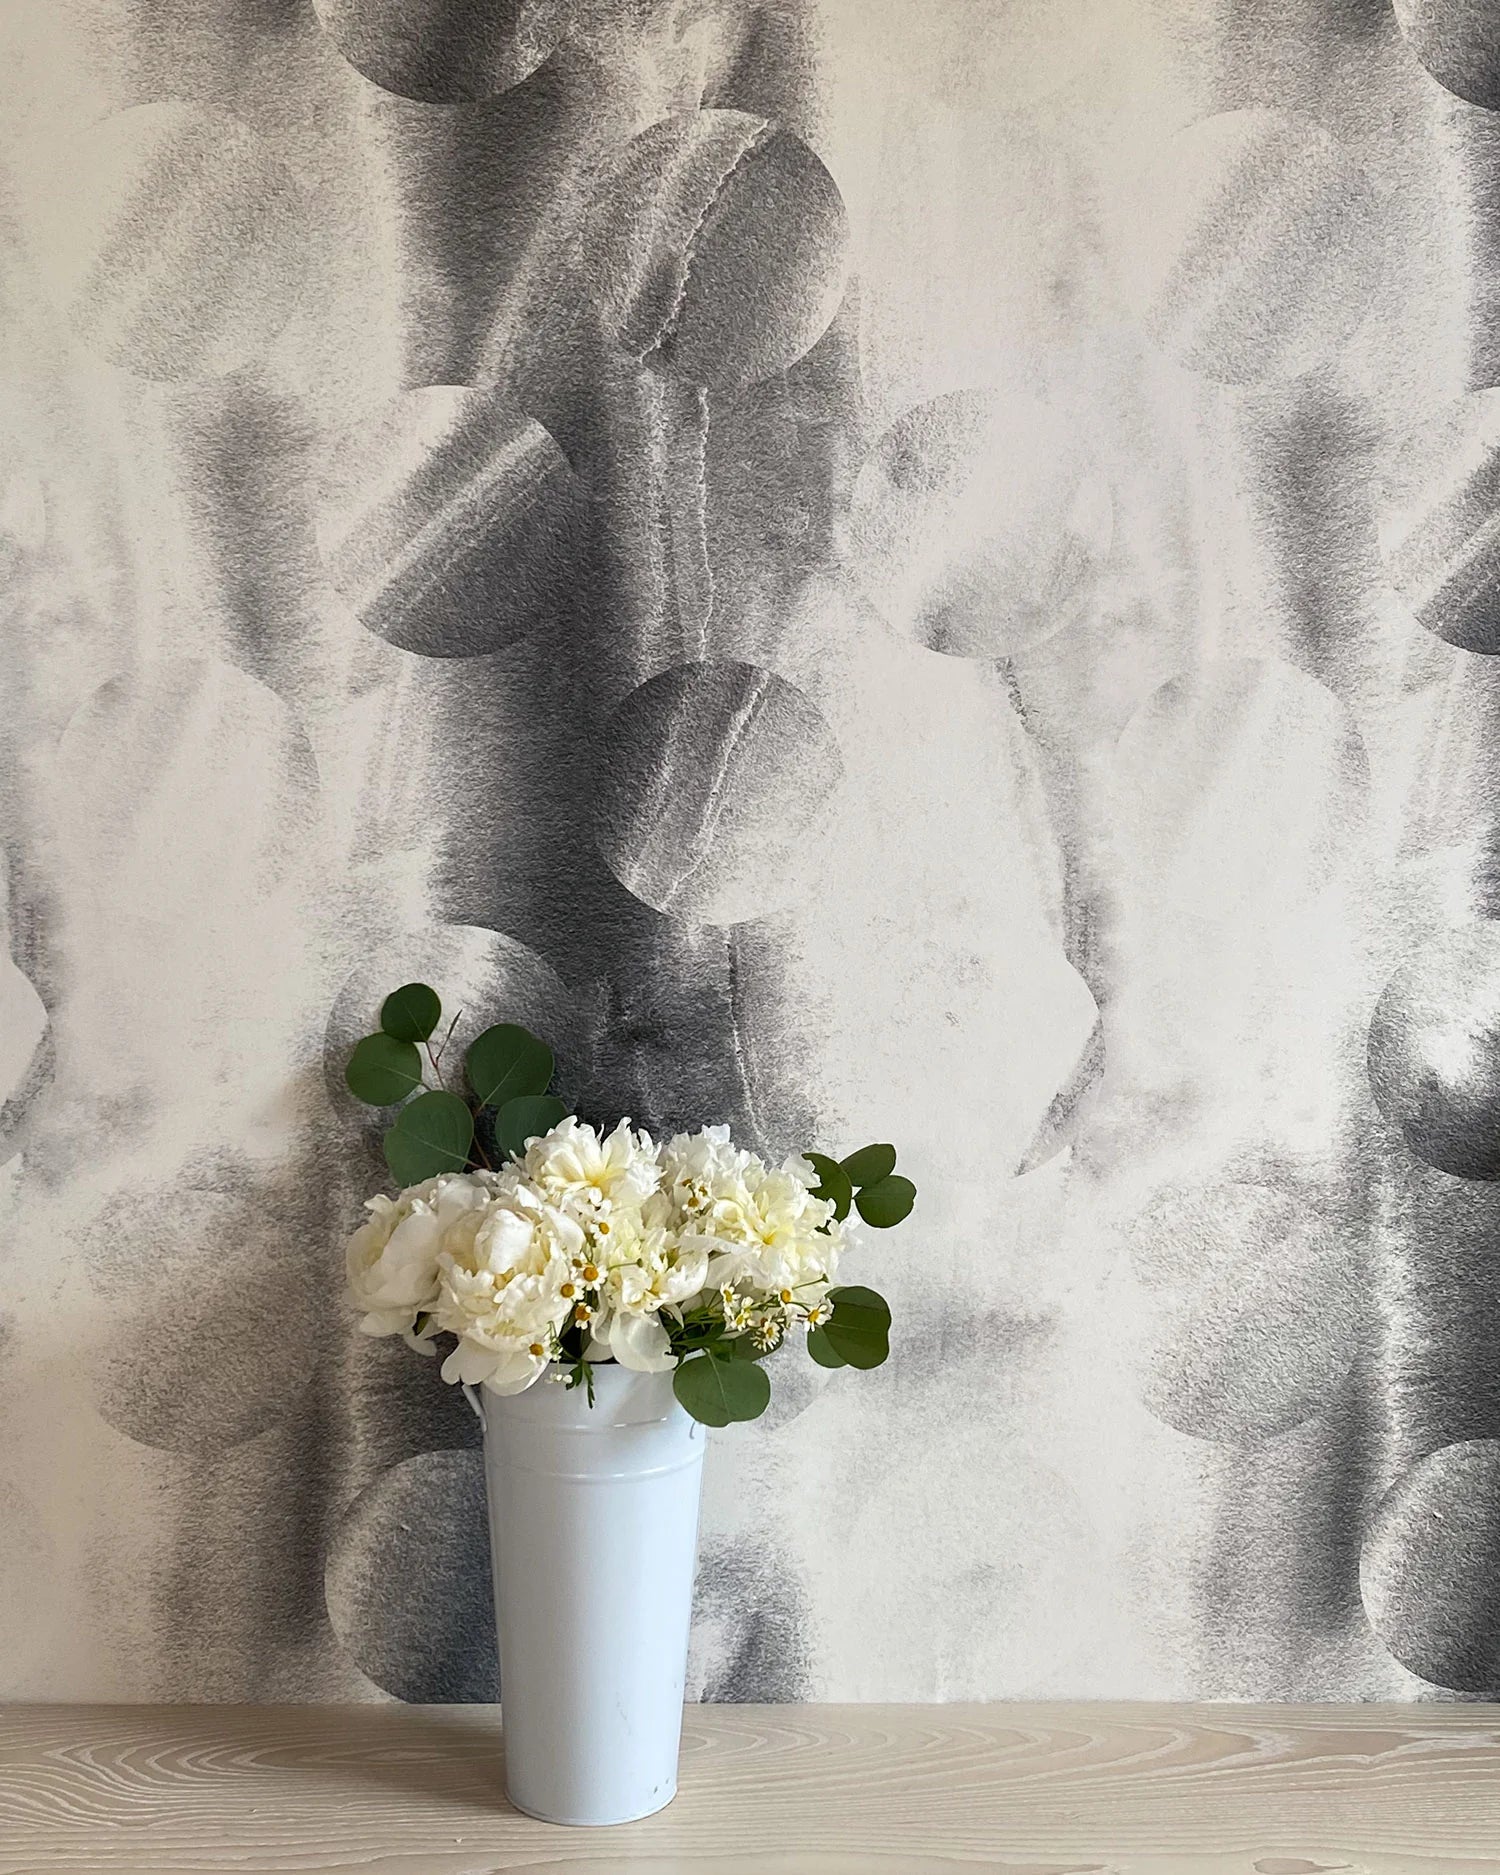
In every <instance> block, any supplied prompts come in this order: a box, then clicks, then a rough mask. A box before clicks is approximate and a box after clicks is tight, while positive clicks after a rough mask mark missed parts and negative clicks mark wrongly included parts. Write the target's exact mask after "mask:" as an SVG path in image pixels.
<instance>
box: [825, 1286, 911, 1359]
mask: <svg viewBox="0 0 1500 1875" xmlns="http://www.w3.org/2000/svg"><path fill="white" fill-rule="evenodd" d="M829 1301H831V1302H832V1304H833V1314H832V1316H831V1317H830V1318H829V1320H828V1323H827V1325H826V1327H824V1328H821V1329H814V1330H813V1331H812V1333H810V1334H809V1336H808V1339H809V1341H811V1339H812V1335H813V1334H822V1335H824V1336H826V1337H827V1341H828V1345H829V1347H831V1348H832V1349H833V1351H834V1353H835V1354H838V1355H839V1356H841V1358H842V1359H843V1360H845V1361H846V1362H847V1363H848V1364H849V1366H850V1367H879V1365H880V1363H881V1362H882V1361H883V1360H884V1359H885V1358H886V1356H887V1355H888V1354H889V1353H890V1351H891V1310H890V1304H889V1303H888V1302H887V1301H886V1299H885V1297H884V1296H879V1295H876V1293H875V1291H874V1290H873V1289H863V1288H851V1289H834V1290H831V1291H830V1292H829ZM817 1358H818V1357H817V1355H814V1356H813V1359H814V1360H816V1359H817Z"/></svg>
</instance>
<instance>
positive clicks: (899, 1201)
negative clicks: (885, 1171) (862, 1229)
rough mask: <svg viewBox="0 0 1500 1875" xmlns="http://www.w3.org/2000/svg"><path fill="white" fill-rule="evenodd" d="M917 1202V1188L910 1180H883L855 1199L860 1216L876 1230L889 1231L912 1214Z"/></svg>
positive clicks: (868, 1187) (868, 1186)
mask: <svg viewBox="0 0 1500 1875" xmlns="http://www.w3.org/2000/svg"><path fill="white" fill-rule="evenodd" d="M916 1201H917V1188H916V1186H915V1185H913V1184H912V1182H911V1180H910V1179H909V1178H900V1177H896V1178H883V1179H881V1180H880V1181H879V1183H878V1184H874V1185H866V1186H865V1187H864V1189H863V1190H862V1191H860V1192H859V1193H858V1194H857V1195H856V1197H855V1200H854V1202H855V1204H856V1205H858V1206H859V1214H860V1216H861V1217H862V1218H863V1219H864V1221H865V1222H866V1223H867V1224H869V1225H872V1226H873V1227H874V1228H875V1229H876V1230H889V1229H890V1228H891V1226H892V1225H893V1224H899V1223H900V1222H901V1220H902V1219H903V1218H904V1217H908V1216H910V1214H911V1208H912V1206H913V1205H914V1204H915V1203H916Z"/></svg>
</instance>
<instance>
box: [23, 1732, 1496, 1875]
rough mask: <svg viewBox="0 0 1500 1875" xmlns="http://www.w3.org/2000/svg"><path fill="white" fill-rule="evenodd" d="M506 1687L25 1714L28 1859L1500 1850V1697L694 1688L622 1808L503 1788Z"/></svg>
mask: <svg viewBox="0 0 1500 1875" xmlns="http://www.w3.org/2000/svg"><path fill="white" fill-rule="evenodd" d="M501 1778H502V1772H501V1748H500V1722H499V1713H498V1711H497V1710H496V1709H495V1708H493V1707H484V1706H425V1707H424V1706H386V1705H381V1706H299V1707H244V1706H239V1707H214V1706H176V1707H167V1706H154V1707H147V1706H25V1707H10V1708H5V1709H0V1875H41V1872H42V1871H51V1870H71V1871H75V1872H76V1871H80V1870H87V1871H101V1872H102V1871H106V1870H131V1871H137V1872H138V1875H187V1872H191V1875H209V1872H210V1871H212V1872H213V1875H220V1872H221V1871H225V1870H233V1871H236V1872H237V1875H283V1872H284V1871H293V1870H296V1871H306V1870H364V1871H378V1872H379V1875H500V1871H522V1870H525V1871H528V1872H529V1875H647V1872H648V1871H649V1875H940V1872H941V1871H944V1870H959V1869H963V1870H973V1869H984V1870H989V1871H993V1872H994V1875H1106V1872H1108V1875H1189V1871H1191V1875H1231V1872H1233V1875H1325V1872H1327V1875H1333V1872H1334V1871H1337V1872H1338V1875H1356V1872H1357V1875H1397V1872H1398V1871H1399V1875H1427V1872H1428V1871H1436V1870H1467V1871H1471V1872H1473V1871H1479V1870H1485V1871H1497V1870H1500V1707H1494V1706H1399V1707H1395V1706H1357V1707H1292V1706H1257V1707H1244V1706H1194V1707H1187V1706H1180V1707H1179V1706H1145V1705H1141V1706H1132V1705H1109V1706H1105V1705H1078V1706H901V1707H881V1706H785V1707H777V1706H719V1707H690V1708H689V1710H688V1714H687V1721H686V1725H685V1728H684V1739H683V1765H682V1787H681V1793H680V1795H679V1796H678V1799H677V1801H676V1803H674V1804H673V1805H672V1806H671V1807H670V1808H669V1809H667V1810H665V1811H663V1812H662V1813H661V1814H660V1815H659V1816H656V1817H652V1818H649V1819H648V1820H647V1821H645V1822H643V1823H631V1824H627V1825H624V1826H623V1827H621V1828H618V1829H609V1830H566V1829H557V1828H554V1827H552V1826H550V1825H548V1824H544V1823H535V1822H532V1821H531V1820H530V1819H529V1818H526V1817H522V1816H518V1815H517V1814H516V1813H515V1812H513V1811H511V1810H509V1809H508V1808H507V1806H506V1803H505V1800H504V1796H503V1794H502V1783H501Z"/></svg>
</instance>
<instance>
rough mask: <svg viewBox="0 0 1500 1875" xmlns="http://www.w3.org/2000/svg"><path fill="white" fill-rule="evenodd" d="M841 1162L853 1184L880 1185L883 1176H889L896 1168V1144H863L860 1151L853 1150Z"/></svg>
mask: <svg viewBox="0 0 1500 1875" xmlns="http://www.w3.org/2000/svg"><path fill="white" fill-rule="evenodd" d="M839 1163H840V1164H841V1165H842V1166H843V1168H844V1172H845V1174H846V1175H847V1177H848V1179H849V1183H850V1184H851V1185H878V1184H879V1183H880V1181H881V1179H883V1178H889V1177H890V1175H891V1173H892V1172H894V1171H895V1169H896V1148H895V1147H894V1146H861V1147H860V1149H859V1151H858V1152H851V1153H850V1154H849V1156H848V1158H847V1159H842V1160H840V1161H839Z"/></svg>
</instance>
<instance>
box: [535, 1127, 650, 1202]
mask: <svg viewBox="0 0 1500 1875" xmlns="http://www.w3.org/2000/svg"><path fill="white" fill-rule="evenodd" d="M520 1169H521V1174H522V1176H523V1177H524V1178H525V1180H526V1181H527V1183H528V1184H530V1185H532V1186H533V1187H534V1188H535V1189H536V1190H537V1191H539V1192H540V1193H542V1194H543V1195H544V1196H545V1197H547V1198H548V1199H550V1200H551V1201H552V1203H554V1204H559V1205H567V1206H569V1207H570V1208H571V1209H573V1210H574V1211H575V1212H578V1213H580V1214H582V1215H585V1216H587V1217H589V1218H596V1217H599V1216H608V1215H609V1214H611V1213H612V1212H614V1211H620V1210H623V1211H631V1210H637V1211H638V1210H639V1209H640V1207H641V1206H642V1205H643V1204H644V1203H645V1202H646V1200H647V1199H648V1198H649V1197H650V1196H651V1194H652V1192H654V1191H655V1190H656V1187H657V1185H658V1184H659V1183H660V1180H661V1170H660V1167H659V1166H658V1165H657V1162H656V1148H655V1146H653V1145H652V1143H651V1138H650V1135H649V1134H647V1133H636V1132H634V1131H632V1129H631V1125H630V1122H629V1121H628V1120H621V1122H620V1124H619V1125H618V1126H617V1127H616V1128H615V1130H614V1131H613V1132H612V1133H606V1134H604V1135H602V1136H601V1135H600V1134H599V1133H597V1132H595V1130H594V1129H593V1127H591V1126H589V1125H588V1124H586V1122H584V1121H582V1120H577V1119H574V1118H572V1117H571V1116H569V1118H567V1119H566V1120H562V1121H560V1122H559V1123H558V1124H557V1125H556V1126H554V1127H553V1129H552V1131H551V1132H550V1133H544V1134H543V1135H542V1136H541V1138H540V1139H534V1140H532V1142H531V1143H530V1145H529V1146H528V1147H527V1148H526V1152H525V1155H524V1156H523V1158H522V1160H521V1165H520Z"/></svg>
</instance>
